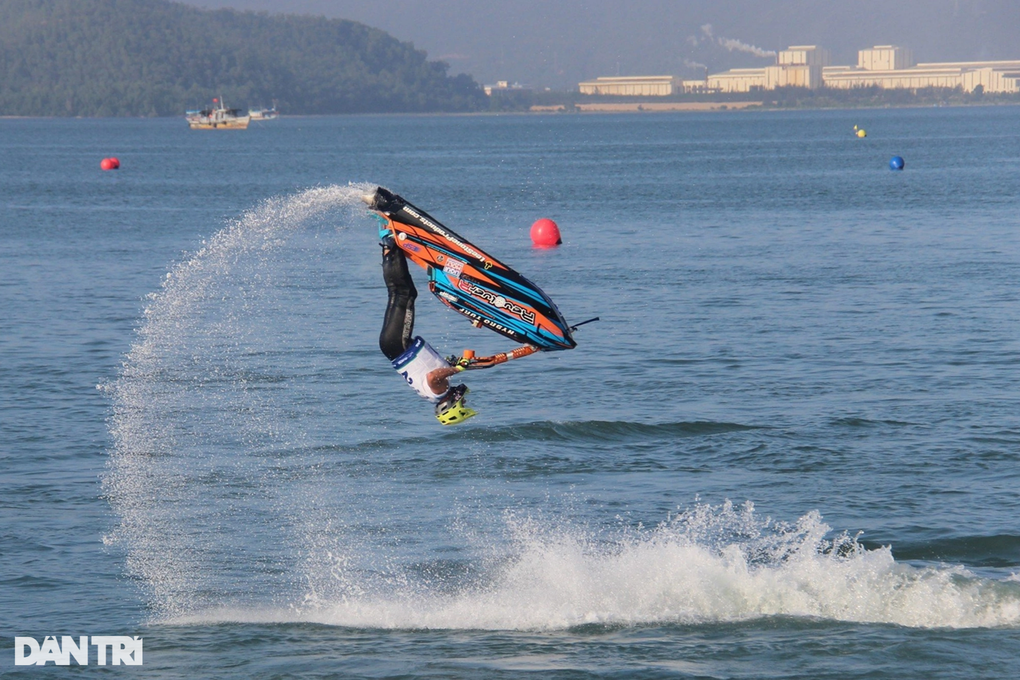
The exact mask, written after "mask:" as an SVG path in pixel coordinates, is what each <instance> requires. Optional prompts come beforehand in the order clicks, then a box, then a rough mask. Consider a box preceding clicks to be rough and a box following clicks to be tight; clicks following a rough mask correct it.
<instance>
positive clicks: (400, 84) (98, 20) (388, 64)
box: [0, 0, 487, 116]
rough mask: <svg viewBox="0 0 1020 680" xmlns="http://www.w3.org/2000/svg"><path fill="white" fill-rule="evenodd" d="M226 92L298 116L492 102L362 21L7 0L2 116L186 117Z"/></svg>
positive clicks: (119, 0)
mask: <svg viewBox="0 0 1020 680" xmlns="http://www.w3.org/2000/svg"><path fill="white" fill-rule="evenodd" d="M221 94H222V96H223V98H224V100H225V101H226V103H227V104H228V105H229V106H232V107H237V108H244V107H255V106H261V105H269V103H270V102H272V101H273V100H276V101H277V103H278V108H279V109H280V110H281V111H282V112H284V113H291V114H327V113H361V112H388V111H392V112H423V111H472V110H477V109H480V108H484V107H486V106H487V104H486V102H485V95H484V93H483V92H482V90H481V88H480V87H479V86H478V84H477V83H476V82H475V81H474V80H473V79H472V78H471V77H470V76H467V75H459V76H456V77H450V76H449V75H448V74H447V65H446V64H444V63H443V62H438V61H428V60H427V58H426V55H425V53H424V52H422V51H420V50H416V49H414V46H413V45H412V44H410V43H406V42H400V41H398V40H397V39H395V38H393V37H392V36H390V35H389V34H387V33H384V32H383V31H380V30H377V29H374V28H370V27H368V26H365V25H363V24H358V23H355V22H352V21H344V20H339V19H325V18H318V17H301V16H289V15H268V14H265V13H258V14H256V13H253V12H237V11H234V10H217V11H207V10H200V9H195V8H193V7H188V6H185V5H181V4H177V3H172V2H166V1H165V0H0V115H8V116H11V115H17V116H176V115H182V114H183V113H184V111H185V109H194V108H201V107H202V106H204V105H207V104H209V102H210V101H211V100H212V98H213V97H215V96H219V95H221Z"/></svg>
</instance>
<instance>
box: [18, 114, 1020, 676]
mask: <svg viewBox="0 0 1020 680" xmlns="http://www.w3.org/2000/svg"><path fill="white" fill-rule="evenodd" d="M854 125H859V126H861V127H864V128H866V129H867V130H868V137H867V138H865V139H858V138H857V137H855V136H854V134H853V131H854V130H853V128H854ZM894 155H899V156H902V157H903V158H904V159H905V160H906V169H905V170H904V171H903V172H890V171H889V169H888V167H889V166H888V163H889V159H890V158H891V157H892V156H894ZM106 156H117V157H118V158H119V159H120V161H121V169H120V170H119V171H111V172H102V171H100V169H99V161H100V160H101V159H102V158H104V157H106ZM0 160H2V163H0V238H2V245H0V331H2V332H0V384H2V385H3V390H2V391H0V409H2V410H0V413H2V418H0V465H2V475H0V488H2V493H0V513H2V514H0V520H2V521H0V566H2V569H0V634H2V635H3V637H4V639H5V640H6V641H7V642H6V643H5V644H4V645H3V647H4V648H5V649H7V652H6V653H5V654H6V657H7V658H6V659H3V661H2V666H0V667H3V668H4V672H5V673H8V672H10V673H16V672H20V674H23V675H25V676H26V677H27V676H30V675H32V674H38V673H40V672H41V671H40V670H39V669H37V668H35V667H28V668H21V667H18V668H15V667H14V665H13V662H14V659H13V658H12V657H13V655H12V654H11V650H12V648H13V646H14V645H13V638H14V637H15V636H34V637H35V638H36V639H38V640H42V638H43V637H45V636H47V635H57V636H60V635H74V636H79V635H140V636H142V638H143V639H144V673H145V674H146V677H168V678H169V677H213V676H215V677H221V678H234V677H236V678H251V677H290V676H294V677H442V678H448V677H464V678H486V677H493V678H503V677H520V676H527V675H533V676H536V677H564V678H566V677H570V678H574V677H621V678H622V677H642V678H646V677H692V678H693V677H719V678H722V677H726V678H737V677H739V678H790V677H804V678H827V677H833V678H835V677H839V678H846V677H876V678H878V677H896V678H974V677H988V678H991V677H1002V678H1005V677H1014V676H1015V675H1016V672H1017V671H1016V668H1017V664H1018V662H1020V652H1018V651H1017V650H1018V649H1020V527H1018V515H1020V512H1018V511H1020V493H1018V491H1020V384H1018V378H1020V337H1018V335H1020V291H1018V283H1017V282H1018V280H1020V217H1018V216H1020V191H1018V187H1020V118H1018V113H1017V109H1016V108H1013V107H1001V108H967V109H946V108H938V109H904V110H884V111H852V112H850V111H825V112H819V111H810V112H757V113H755V112H719V113H712V114H640V115H606V116H595V115H593V116H572V115H559V116H538V115H536V116H478V117H455V116H448V117H428V116H406V117H387V116H380V117H335V118H298V117H293V118H284V119H281V120H278V121H273V122H267V123H263V124H261V125H258V126H255V125H253V126H252V127H251V128H250V129H249V130H247V131H244V132H241V131H227V132H219V131H217V132H206V131H202V132H193V131H190V130H188V129H187V127H186V125H184V123H183V121H181V120H30V119H27V120H0ZM378 185H382V186H385V187H388V188H389V189H391V190H392V191H395V192H397V193H399V194H401V195H403V196H404V197H406V198H407V199H408V200H410V201H411V202H413V203H415V204H416V205H418V206H419V207H421V208H422V209H424V210H427V211H429V212H430V213H431V214H432V215H433V216H434V217H436V218H437V219H439V220H441V221H442V222H444V223H445V224H447V225H448V226H449V227H451V228H452V229H454V230H456V231H458V232H459V233H461V234H462V235H464V236H465V237H467V238H469V239H471V240H473V241H475V242H476V243H478V244H479V245H481V246H482V247H484V248H486V249H487V250H489V251H490V252H492V253H493V254H495V255H496V256H498V257H500V258H501V259H502V260H504V261H505V262H507V263H508V264H510V265H511V266H514V267H515V268H517V269H518V270H520V271H521V272H522V273H524V274H525V275H526V276H528V277H529V278H531V279H532V280H533V281H535V282H536V283H537V284H538V285H539V286H541V287H542V288H543V289H544V290H545V291H546V292H547V293H548V294H549V295H550V296H551V297H552V298H553V299H554V300H555V301H556V302H557V304H558V305H559V307H560V309H561V311H562V312H563V314H564V316H565V317H566V318H567V319H568V320H569V321H570V322H571V323H576V322H579V321H582V320H584V319H588V318H590V317H594V316H599V317H601V320H600V321H599V322H597V323H593V324H590V325H586V326H583V327H582V328H580V329H579V330H578V331H577V334H576V339H577V341H578V347H577V349H575V350H572V351H569V352H558V353H548V354H546V353H543V354H539V355H535V356H532V357H528V358H526V359H522V360H520V361H518V362H513V363H511V364H509V365H507V366H504V367H500V368H497V369H494V370H492V371H484V372H477V373H468V374H465V375H464V376H463V377H464V380H465V382H466V383H467V384H469V385H470V386H471V388H472V390H471V395H470V403H471V406H472V407H473V408H475V409H477V410H478V412H479V416H478V417H477V418H474V419H473V420H471V421H469V422H467V423H465V424H463V425H461V426H457V427H449V428H445V427H442V426H440V425H439V424H438V423H437V422H436V421H435V419H434V418H433V416H432V414H431V407H430V406H429V405H427V404H426V403H425V402H424V401H422V400H421V399H419V398H418V397H416V396H415V395H414V393H413V392H411V391H410V390H408V389H407V387H406V386H405V385H404V384H403V381H402V380H400V378H399V376H397V375H396V374H395V373H394V372H393V371H392V369H391V368H390V367H389V364H388V362H387V361H386V360H385V358H384V357H383V356H382V355H381V353H380V352H379V351H378V347H377V335H378V331H379V328H380V326H381V321H382V313H383V309H384V308H385V303H386V299H385V298H386V293H385V287H384V286H383V283H382V280H381V276H380V267H379V254H380V250H379V247H378V246H377V245H376V242H377V238H376V228H375V223H374V221H373V220H371V219H370V218H369V217H368V214H367V213H366V211H365V209H364V206H363V205H362V204H361V202H360V200H359V196H360V195H361V194H362V193H365V192H366V191H370V190H371V189H372V188H374V187H375V186H378ZM540 217H550V218H552V219H554V220H556V221H557V222H558V223H559V225H560V229H561V231H562V232H563V235H564V243H563V245H562V246H560V247H559V248H556V249H545V250H539V249H534V248H532V247H531V244H530V242H529V239H528V228H529V226H530V224H531V223H532V222H533V221H534V220H536V219H538V218H540ZM414 274H415V276H416V277H417V281H418V287H419V291H420V296H419V298H418V304H417V309H418V315H417V320H416V331H417V332H418V333H420V334H421V335H423V336H424V337H426V338H427V339H428V340H429V341H430V342H431V343H432V344H433V345H435V346H437V347H438V348H440V350H441V351H444V352H446V353H459V352H460V351H461V350H462V349H464V348H472V349H475V350H476V351H477V352H479V353H480V354H489V353H494V352H498V351H502V350H505V349H507V348H508V347H509V346H511V344H512V343H509V341H506V340H504V339H502V338H500V337H498V336H495V335H494V334H492V333H488V332H485V331H480V330H475V329H473V328H471V327H470V326H469V324H468V323H467V322H466V321H465V320H464V319H462V318H461V317H459V316H457V315H456V314H454V313H452V312H451V311H449V310H447V309H446V308H445V307H444V306H443V305H442V304H441V303H440V302H439V301H438V300H436V299H434V298H432V296H431V295H429V294H428V292H427V288H426V285H425V281H424V278H423V276H421V273H420V272H414ZM92 663H93V665H94V664H95V660H94V659H93V662H92Z"/></svg>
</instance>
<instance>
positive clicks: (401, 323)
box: [379, 239, 418, 361]
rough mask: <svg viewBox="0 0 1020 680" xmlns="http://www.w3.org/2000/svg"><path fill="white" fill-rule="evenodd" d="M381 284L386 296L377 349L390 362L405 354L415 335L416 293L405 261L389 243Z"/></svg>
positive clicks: (384, 243) (391, 242)
mask: <svg viewBox="0 0 1020 680" xmlns="http://www.w3.org/2000/svg"><path fill="white" fill-rule="evenodd" d="M382 270H383V280H384V281H385V282H386V290H387V291H388V292H389V301H388V302H387V303H386V315H385V316H384V317H383V327H382V332H380V333H379V349H381V350H382V353H383V354H385V355H386V358H388V359H389V360H390V361H393V360H394V359H396V358H397V357H398V356H400V355H401V354H403V353H404V350H405V349H407V347H408V345H410V344H411V337H412V336H413V335H414V300H415V298H417V297H418V290H417V289H416V288H415V287H414V281H412V280H411V272H409V271H407V259H406V258H405V257H404V254H403V253H402V252H400V248H397V246H396V244H395V243H393V241H392V240H391V239H387V240H386V241H384V242H383V257H382Z"/></svg>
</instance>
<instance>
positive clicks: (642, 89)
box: [578, 76, 680, 97]
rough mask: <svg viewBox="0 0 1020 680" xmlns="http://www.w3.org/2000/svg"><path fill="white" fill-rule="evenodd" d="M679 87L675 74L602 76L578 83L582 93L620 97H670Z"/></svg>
mask: <svg viewBox="0 0 1020 680" xmlns="http://www.w3.org/2000/svg"><path fill="white" fill-rule="evenodd" d="M679 87H680V81H679V80H678V79H677V78H674V77H673V76H630V77H627V76H624V77H612V78H610V77H602V78H596V79H595V80H586V81H584V82H583V83H578V88H579V89H580V90H581V94H600V95H611V96H620V97H668V96H670V95H671V94H674V93H675V92H677V91H679Z"/></svg>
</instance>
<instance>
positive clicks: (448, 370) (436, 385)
mask: <svg viewBox="0 0 1020 680" xmlns="http://www.w3.org/2000/svg"><path fill="white" fill-rule="evenodd" d="M463 370H464V367H463V366H446V367H444V368H437V369H435V370H434V371H429V374H428V381H429V389H430V390H432V392H433V394H444V393H445V392H446V391H447V390H448V389H450V376H452V375H457V374H458V373H460V372H461V371H463Z"/></svg>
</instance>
